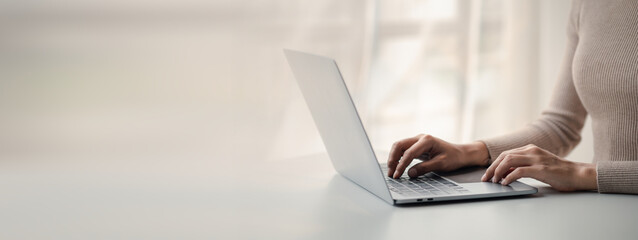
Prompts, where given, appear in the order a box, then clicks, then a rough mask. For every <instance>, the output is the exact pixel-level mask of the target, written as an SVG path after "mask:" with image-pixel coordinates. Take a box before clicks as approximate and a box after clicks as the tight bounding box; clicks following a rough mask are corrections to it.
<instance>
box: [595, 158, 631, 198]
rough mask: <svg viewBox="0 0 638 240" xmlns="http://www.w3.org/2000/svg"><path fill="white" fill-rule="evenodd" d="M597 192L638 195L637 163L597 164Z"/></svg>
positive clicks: (615, 162)
mask: <svg viewBox="0 0 638 240" xmlns="http://www.w3.org/2000/svg"><path fill="white" fill-rule="evenodd" d="M596 172H597V173H598V179H597V181H598V192H600V193H630V194H638V161H614V162H598V163H597V164H596Z"/></svg>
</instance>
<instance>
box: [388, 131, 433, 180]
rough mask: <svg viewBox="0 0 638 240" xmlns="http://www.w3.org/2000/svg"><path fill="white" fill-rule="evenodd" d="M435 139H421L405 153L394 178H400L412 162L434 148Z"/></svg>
mask: <svg viewBox="0 0 638 240" xmlns="http://www.w3.org/2000/svg"><path fill="white" fill-rule="evenodd" d="M432 144H433V139H432V138H431V137H427V136H426V137H420V138H419V140H418V141H417V142H416V143H414V144H413V145H412V146H411V147H410V148H408V149H407V150H405V152H403V156H402V157H401V161H399V165H397V168H396V170H395V171H394V176H393V177H394V178H399V177H401V175H402V174H403V172H404V171H405V169H406V168H407V167H408V166H409V165H410V163H412V160H413V159H414V158H415V157H417V156H419V155H421V154H422V153H424V152H426V150H429V149H430V148H432Z"/></svg>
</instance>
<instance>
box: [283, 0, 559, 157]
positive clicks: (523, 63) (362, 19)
mask: <svg viewBox="0 0 638 240" xmlns="http://www.w3.org/2000/svg"><path fill="white" fill-rule="evenodd" d="M568 4H569V3H568V2H562V3H559V6H560V8H559V10H558V11H557V10H554V13H555V14H554V15H551V17H553V18H554V19H558V20H559V21H562V22H563V24H561V23H560V22H559V23H558V25H561V26H560V27H558V30H555V29H552V32H550V33H549V34H556V32H558V34H559V36H558V37H556V36H549V37H548V36H546V35H547V34H548V30H547V29H546V28H547V26H550V24H553V25H556V24H557V23H556V22H551V23H548V22H543V20H544V19H542V18H543V16H545V17H546V16H547V15H542V12H541V11H540V10H541V8H542V7H554V5H555V3H551V2H542V1H502V0H480V1H449V0H421V1H412V0H404V1H389V0H388V1H385V0H378V1H362V2H359V3H356V4H354V5H357V6H355V7H348V9H351V10H350V11H345V15H343V16H338V17H337V16H331V17H328V18H338V19H350V20H347V22H349V23H350V25H349V26H350V30H349V31H348V33H357V34H355V35H350V37H351V38H350V39H354V40H353V41H347V40H343V39H339V38H338V37H336V38H335V37H330V36H339V37H344V36H346V35H344V34H339V33H334V34H335V35H330V34H326V35H323V37H322V38H312V39H303V40H301V41H298V42H295V43H294V44H292V45H286V44H284V46H286V47H288V46H290V47H292V48H298V49H301V50H307V51H311V52H316V53H319V54H323V55H327V56H332V57H335V58H336V59H337V62H338V63H339V64H340V65H341V70H342V71H344V72H345V74H344V77H345V80H346V82H347V83H348V86H349V87H350V89H351V91H353V92H354V93H353V94H354V99H355V102H356V104H357V105H358V107H359V111H360V112H361V115H362V118H363V121H364V124H365V126H366V128H367V130H368V132H369V135H370V138H371V139H372V142H373V145H375V147H377V149H386V150H387V149H389V147H390V145H391V143H392V142H394V141H396V140H398V139H401V138H405V137H411V136H414V135H416V134H418V133H429V134H433V135H435V136H439V137H441V138H443V139H446V140H449V141H454V142H465V141H471V140H475V139H478V138H484V137H489V136H495V135H498V134H502V133H506V132H508V131H511V130H513V129H516V128H518V127H522V126H524V125H525V124H527V123H528V122H530V121H532V120H533V119H535V118H536V117H537V116H538V114H539V113H540V110H541V109H542V108H543V107H544V104H545V103H546V98H548V97H549V94H548V93H547V92H550V91H551V89H552V88H553V82H554V80H555V76H556V74H555V73H554V72H555V71H557V69H556V68H553V69H552V71H553V72H551V73H549V74H546V73H545V72H547V71H546V70H544V69H542V67H543V66H547V65H549V66H552V65H559V64H560V61H559V60H558V59H560V58H561V55H562V50H561V51H558V52H554V53H551V54H548V55H547V56H544V59H541V57H542V56H541V53H542V51H541V46H540V44H541V39H546V40H547V39H551V40H549V41H557V42H550V43H549V46H552V47H554V46H558V47H554V48H558V49H560V48H561V47H562V44H564V42H563V40H564V38H563V35H564V28H565V25H564V22H566V20H567V19H566V16H567V10H568V8H567V7H566V6H567V5H568ZM338 5H342V4H341V3H340V4H338ZM342 6H343V5H342ZM341 12H343V11H334V9H333V8H326V9H324V12H323V13H325V14H335V13H341ZM318 15H319V14H316V15H315V16H318ZM555 15H557V16H555ZM314 22H315V23H316V24H315V25H314V26H313V27H317V28H319V27H320V26H325V23H323V20H316V21H314ZM543 24H544V25H543ZM553 25H551V26H553ZM328 28H331V29H339V28H338V27H328ZM303 29H304V30H306V31H308V32H314V31H313V30H312V28H305V27H304V28H303ZM337 39H338V40H337ZM556 39H558V40H556ZM315 44H317V45H320V46H322V47H320V48H318V47H316V46H315ZM548 59H549V60H548ZM541 73H542V74H544V75H543V76H541V75H540V74H541ZM548 76H549V77H550V78H547V77H548ZM288 77H289V78H290V77H291V76H290V75H288ZM541 77H545V79H542V78H541ZM293 85H294V84H293ZM294 91H296V90H293V92H294ZM293 99H295V101H293V103H290V105H289V106H288V108H287V112H288V113H289V115H288V118H287V119H288V120H287V121H285V122H286V124H283V128H282V129H281V130H282V131H281V132H280V134H282V135H280V138H279V139H278V140H279V141H278V142H279V143H281V145H279V147H278V148H274V150H273V151H272V152H273V154H274V155H277V154H279V153H283V152H286V149H288V150H287V152H289V153H292V152H293V151H292V150H290V149H289V148H287V147H289V146H299V145H300V144H299V143H300V142H304V141H301V140H302V139H305V138H302V136H312V137H310V139H312V140H309V141H306V142H304V143H305V144H301V146H306V147H310V146H313V145H319V146H320V145H321V144H320V141H318V138H317V137H316V134H315V133H314V132H315V131H316V130H314V129H313V128H312V126H308V125H305V124H307V123H308V122H310V121H309V120H308V119H307V118H305V119H303V120H299V121H296V120H295V119H297V118H298V117H299V116H307V114H306V113H305V110H300V108H305V106H304V105H303V104H300V102H302V101H300V98H299V97H298V96H294V97H293ZM296 104H299V105H296ZM293 112H302V113H295V114H293ZM295 124H304V126H303V127H301V126H299V127H291V126H292V125H295ZM299 129H306V130H307V131H306V132H304V133H305V134H309V135H303V134H299ZM286 139H289V141H286ZM295 143H296V144H295ZM297 150H299V149H297ZM305 150H308V149H303V150H299V151H302V152H303V151H305ZM275 158H276V157H275Z"/></svg>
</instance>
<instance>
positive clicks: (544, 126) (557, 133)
mask: <svg viewBox="0 0 638 240" xmlns="http://www.w3.org/2000/svg"><path fill="white" fill-rule="evenodd" d="M567 35H568V37H567V39H568V41H567V53H566V54H565V58H564V60H563V66H562V70H561V73H560V75H559V79H558V82H557V85H556V87H555V89H554V93H553V96H552V99H551V102H550V104H549V107H548V108H547V109H546V110H545V111H543V113H542V115H541V117H540V118H539V119H538V120H537V121H535V122H534V123H532V124H530V125H529V126H527V127H526V128H523V129H521V130H518V131H516V132H513V133H510V134H507V135H505V136H500V137H495V138H491V139H486V140H483V142H484V143H485V144H486V145H487V148H488V150H489V152H490V157H491V159H492V160H493V159H495V158H496V157H498V155H499V154H501V152H503V151H505V150H508V149H512V148H516V147H520V146H524V145H526V144H529V143H532V144H535V145H537V146H539V147H541V148H544V149H546V150H548V151H551V152H552V153H555V154H557V155H559V156H561V157H564V156H565V155H567V154H568V153H569V152H570V151H571V150H572V149H573V148H574V147H575V146H576V145H577V144H578V143H579V142H580V132H581V129H582V128H583V124H584V122H585V118H586V117H587V114H590V115H591V119H592V128H593V134H594V156H593V162H594V163H595V164H596V168H597V171H598V191H599V192H601V193H604V192H613V193H632V194H638V1H635V0H617V1H599V0H583V1H580V0H575V1H574V2H573V3H572V10H571V13H570V20H569V24H568V26H567Z"/></svg>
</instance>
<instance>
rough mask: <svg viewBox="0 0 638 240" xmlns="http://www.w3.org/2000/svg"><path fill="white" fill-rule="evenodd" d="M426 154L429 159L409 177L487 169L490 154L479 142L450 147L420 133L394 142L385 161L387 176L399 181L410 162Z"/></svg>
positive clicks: (409, 173) (448, 144) (414, 167)
mask: <svg viewBox="0 0 638 240" xmlns="http://www.w3.org/2000/svg"><path fill="white" fill-rule="evenodd" d="M426 153H427V154H429V156H430V160H427V161H424V162H421V163H419V164H417V165H414V166H413V167H412V168H410V170H408V176H410V177H418V176H421V175H423V174H426V173H428V172H432V171H452V170H456V169H459V168H462V167H469V166H484V167H487V166H488V161H489V152H488V151H487V147H486V146H485V144H484V143H482V142H474V143H470V144H452V143H448V142H446V141H443V140H441V139H438V138H435V137H433V136H430V135H425V134H420V135H417V136H415V137H412V138H406V139H403V140H401V141H398V142H395V143H394V145H392V150H390V157H389V158H388V177H392V178H399V177H401V175H402V174H403V172H404V171H405V169H406V168H407V167H408V166H409V165H410V163H411V162H412V160H414V159H418V157H419V156H422V155H424V154H426Z"/></svg>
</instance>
